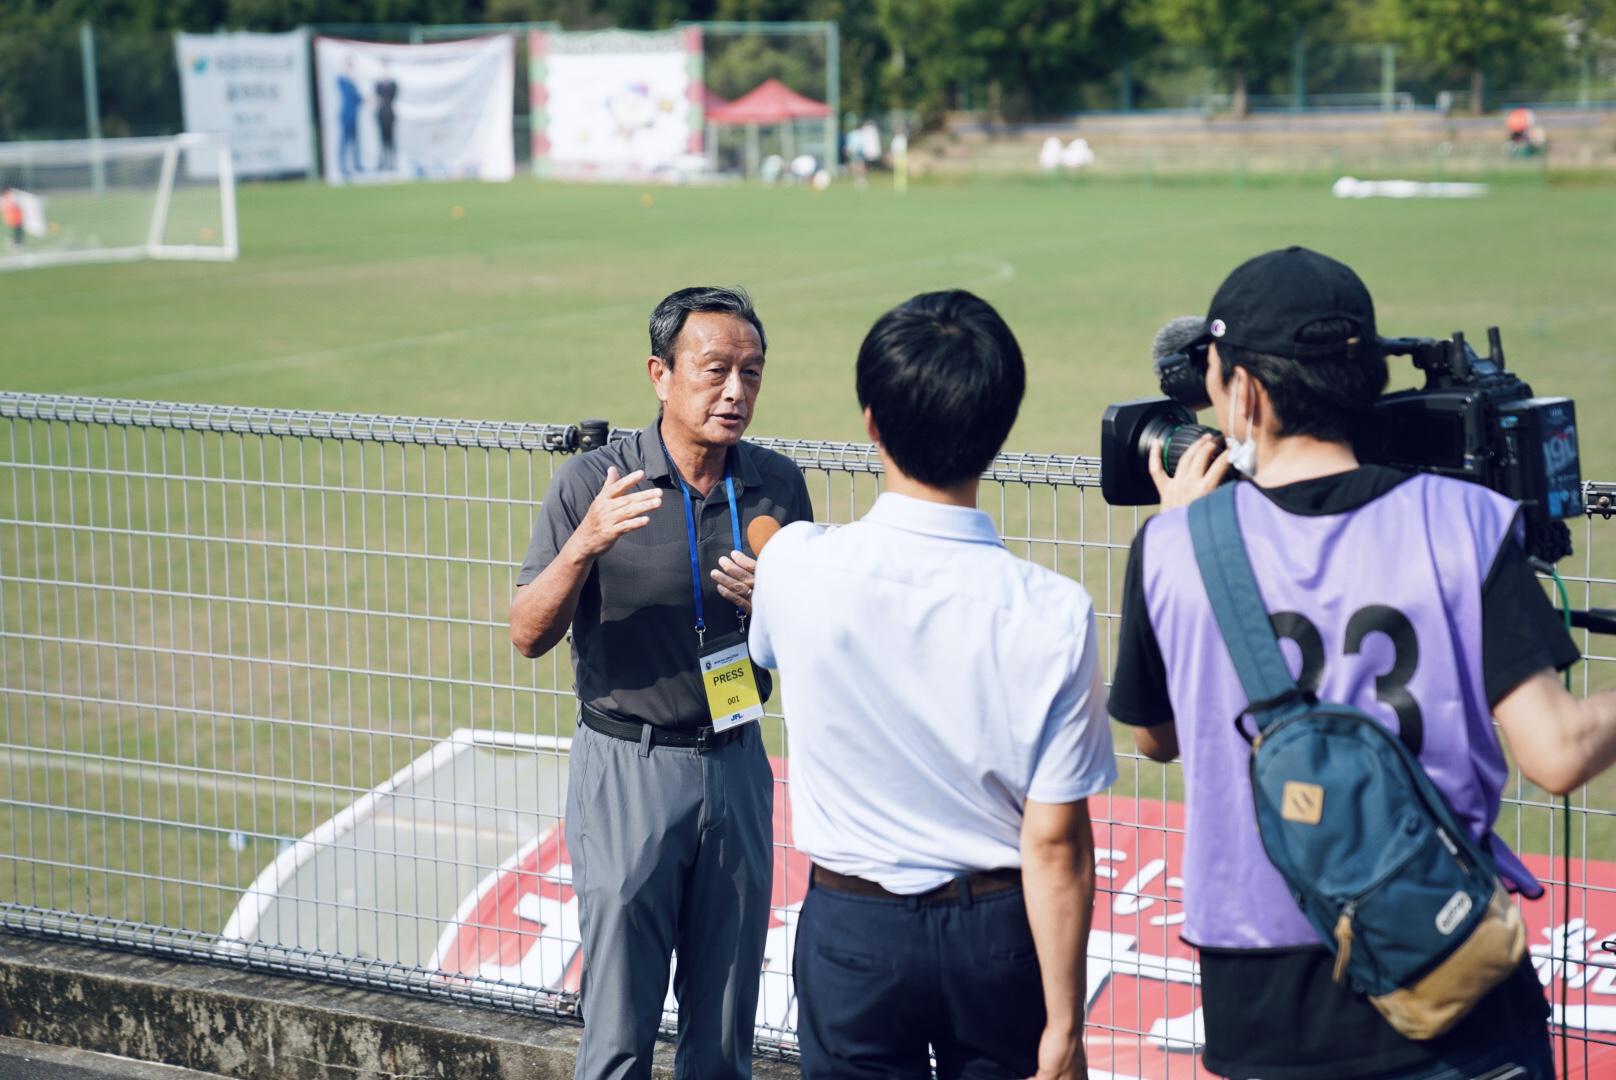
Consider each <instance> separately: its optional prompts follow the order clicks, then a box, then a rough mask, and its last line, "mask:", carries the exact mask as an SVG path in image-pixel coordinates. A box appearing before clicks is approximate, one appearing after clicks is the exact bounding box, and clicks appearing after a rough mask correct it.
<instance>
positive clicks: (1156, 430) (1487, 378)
mask: <svg viewBox="0 0 1616 1080" xmlns="http://www.w3.org/2000/svg"><path fill="white" fill-rule="evenodd" d="M1200 322H1201V320H1199V319H1193V318H1183V319H1175V320H1174V321H1173V322H1171V323H1169V324H1168V325H1167V326H1165V327H1163V328H1162V331H1161V333H1160V334H1158V335H1157V338H1156V348H1155V353H1156V370H1157V375H1158V378H1159V381H1160V383H1161V389H1162V393H1163V394H1164V395H1166V396H1165V397H1152V398H1140V399H1138V400H1135V401H1125V402H1121V403H1119V404H1116V405H1110V406H1107V408H1106V410H1105V416H1104V418H1103V420H1102V421H1101V425H1100V491H1101V493H1102V494H1103V495H1104V496H1105V501H1106V502H1108V503H1110V504H1111V505H1113V506H1144V505H1148V504H1151V503H1155V502H1157V501H1158V499H1159V497H1158V495H1157V493H1156V485H1155V483H1154V482H1153V481H1152V480H1151V478H1150V466H1149V455H1150V453H1151V447H1152V445H1153V444H1154V442H1155V440H1157V439H1160V440H1161V443H1162V464H1163V466H1164V467H1165V468H1166V470H1167V473H1168V475H1169V476H1171V475H1172V474H1173V473H1174V472H1175V471H1176V470H1177V468H1178V462H1179V459H1180V458H1181V457H1182V456H1183V454H1184V452H1185V451H1186V450H1188V449H1189V448H1190V447H1191V446H1192V445H1193V444H1194V443H1195V442H1196V440H1197V439H1199V438H1200V437H1201V436H1202V435H1204V434H1207V433H1211V434H1213V435H1219V437H1220V438H1221V434H1220V433H1219V432H1218V431H1217V429H1216V428H1212V427H1208V426H1206V425H1204V424H1198V423H1196V422H1195V411H1196V410H1198V409H1204V408H1206V407H1207V406H1208V405H1209V404H1210V402H1209V401H1208V400H1207V393H1206V369H1207V338H1206V336H1205V334H1204V333H1201V332H1198V331H1197V330H1196V324H1199V323H1200ZM1487 342H1488V353H1487V355H1486V356H1479V355H1477V353H1476V351H1475V349H1473V348H1472V347H1471V346H1470V344H1469V343H1468V342H1466V341H1465V338H1464V334H1462V333H1455V334H1454V335H1453V337H1451V338H1448V339H1446V340H1437V339H1434V338H1381V339H1380V345H1381V348H1382V349H1383V350H1384V351H1385V352H1386V353H1387V354H1390V355H1397V356H1408V357H1411V358H1412V360H1413V362H1414V366H1415V367H1416V368H1418V369H1420V370H1421V371H1423V372H1425V385H1424V386H1423V387H1421V388H1419V389H1417V390H1403V391H1399V392H1397V393H1393V394H1386V395H1383V396H1382V397H1381V398H1379V399H1378V400H1377V401H1376V402H1375V404H1374V408H1373V409H1372V411H1371V413H1370V416H1369V419H1368V422H1367V424H1366V425H1365V429H1364V430H1363V432H1362V433H1361V434H1360V436H1359V438H1358V439H1356V440H1355V445H1354V449H1355V450H1356V451H1357V455H1358V459H1359V460H1360V461H1364V462H1371V463H1375V464H1380V465H1390V466H1393V467H1396V468H1402V469H1413V470H1418V471H1421V472H1429V473H1435V474H1437V475H1439V476H1452V477H1457V478H1458V479H1461V480H1469V481H1472V482H1474V483H1477V484H1481V485H1483V486H1485V487H1489V488H1491V489H1492V490H1494V491H1496V492H1499V493H1500V494H1502V495H1506V496H1508V497H1509V498H1511V499H1514V500H1516V501H1517V502H1519V503H1520V504H1521V506H1522V508H1523V512H1524V515H1525V518H1526V526H1527V554H1529V555H1531V556H1533V557H1534V558H1537V559H1540V560H1542V561H1544V562H1548V563H1552V562H1556V561H1558V560H1560V559H1562V558H1564V557H1565V556H1567V555H1569V554H1571V530H1570V529H1569V528H1567V527H1566V525H1565V522H1564V519H1565V518H1571V517H1579V516H1581V514H1582V513H1583V486H1582V465H1581V459H1580V456H1579V453H1578V449H1577V424H1576V408H1575V404H1574V403H1573V402H1572V400H1571V399H1570V398H1564V397H1554V398H1540V397H1534V396H1533V394H1532V388H1531V387H1530V386H1528V385H1527V384H1526V383H1525V382H1523V381H1522V380H1521V379H1520V378H1519V377H1517V376H1516V375H1515V374H1514V373H1513V372H1510V371H1507V370H1505V367H1504V348H1503V345H1502V343H1501V341H1500V339H1499V334H1498V328H1497V327H1496V326H1495V327H1490V328H1489V329H1488V331H1487ZM1231 475H1232V474H1231Z"/></svg>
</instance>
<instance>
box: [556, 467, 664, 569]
mask: <svg viewBox="0 0 1616 1080" xmlns="http://www.w3.org/2000/svg"><path fill="white" fill-rule="evenodd" d="M644 479H645V470H644V469H637V470H635V471H634V472H631V473H629V474H628V475H627V476H619V475H618V473H617V466H615V465H613V466H611V467H610V468H608V469H607V470H606V482H605V483H604V484H602V485H601V487H600V494H599V495H596V496H595V501H594V502H592V503H590V504H589V512H588V513H586V514H585V515H584V519H583V520H582V521H580V522H579V523H578V529H577V531H576V532H574V533H573V534H572V542H574V543H576V544H577V545H578V546H579V549H580V550H581V551H582V553H583V554H584V555H586V556H587V557H589V558H591V559H598V558H600V557H601V556H602V555H604V554H606V553H607V552H608V551H610V550H611V549H612V545H613V544H616V543H617V541H618V539H619V538H620V537H622V536H623V535H624V534H625V533H631V532H633V531H634V530H636V529H643V528H645V527H646V526H647V525H649V524H651V518H650V513H651V511H653V510H655V509H656V508H657V507H659V506H661V505H662V492H661V490H660V489H658V488H652V489H650V490H649V491H635V490H634V485H635V484H638V483H639V482H640V481H641V480H644Z"/></svg>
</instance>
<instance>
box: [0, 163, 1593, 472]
mask: <svg viewBox="0 0 1616 1080" xmlns="http://www.w3.org/2000/svg"><path fill="white" fill-rule="evenodd" d="M239 206H240V215H241V233H242V241H241V243H242V252H243V255H242V258H241V260H240V261H239V262H237V263H235V264H230V265H209V264H201V263H190V264H186V263H169V264H159V263H144V264H137V265H129V266H106V267H85V268H64V269H56V270H47V271H38V272H31V273H22V274H11V275H7V276H5V277H3V278H0V326H3V327H4V341H5V345H4V348H3V349H0V386H4V387H6V388H9V389H15V390H38V391H55V392H74V393H86V394H97V395H116V396H123V397H133V398H150V399H163V400H180V401H227V402H237V403H251V404H260V405H274V406H289V407H303V408H314V409H344V410H354V411H364V412H386V413H402V414H413V415H433V416H436V415H444V416H465V417H478V418H502V419H503V418H519V419H530V420H544V421H567V420H573V419H576V418H578V417H580V416H586V415H589V416H607V417H609V418H610V419H612V421H613V422H614V423H622V424H630V423H637V422H640V421H642V420H643V418H645V417H646V416H647V415H648V414H649V411H650V401H651V397H650V394H649V391H648V390H647V388H646V387H645V386H644V385H643V381H642V380H643V375H642V374H641V372H642V371H643V363H642V361H643V358H644V354H645V352H646V340H645V317H646V315H647V314H648V313H649V310H650V308H651V306H652V305H653V304H654V303H655V302H656V301H657V300H658V299H659V298H660V297H661V296H662V295H664V294H665V293H667V292H668V291H670V290H671V289H673V288H676V287H679V286H682V285H686V284H690V283H693V282H708V281H712V282H725V283H740V284H743V285H745V286H746V287H748V288H749V289H751V290H752V292H753V294H754V296H755V297H756V299H757V302H758V305H759V310H760V312H761V314H762V316H763V318H764V320H765V325H766V326H767V328H768V331H769V336H770V351H769V355H770V361H771V362H770V367H769V377H768V379H767V381H766V383H765V390H764V398H763V405H762V408H761V410H760V414H759V419H758V421H757V424H756V425H755V427H754V429H753V430H754V432H755V433H760V434H778V435H791V436H810V437H819V438H848V439H852V438H857V437H859V435H860V428H859V424H858V420H857V415H856V410H855V408H854V402H853V395H852V378H851V371H852V362H853V356H854V352H855V350H856V348H857V345H858V342H859V340H860V339H861V338H862V336H863V333H864V331H865V329H866V328H867V327H868V326H869V324H870V323H871V321H872V320H873V319H874V318H875V317H876V316H877V315H879V314H880V313H881V312H882V311H883V310H885V309H886V308H888V307H890V306H892V305H893V304H895V303H898V302H900V301H902V300H904V299H906V298H907V297H909V296H910V295H912V294H914V293H916V292H919V291H922V290H926V289H937V288H943V287H948V286H964V287H967V288H970V289H973V290H975V291H977V292H979V293H981V294H982V295H983V296H985V297H987V298H988V299H990V300H992V301H993V302H994V303H996V304H997V305H999V306H1000V308H1001V309H1002V310H1003V312H1004V313H1005V315H1006V317H1007V318H1008V320H1009V322H1010V324H1011V326H1012V327H1013V328H1014V329H1015V331H1016V333H1017V335H1018V336H1019V338H1020V339H1021V342H1022V345H1023V348H1024V349H1025V351H1026V353H1027V356H1028V359H1029V363H1030V365H1031V385H1030V392H1029V395H1028V400H1027V404H1026V406H1025V407H1024V410H1023V413H1022V419H1021V423H1020V424H1019V425H1018V427H1017V429H1016V431H1015V433H1014V435H1013V436H1012V442H1011V446H1012V448H1013V449H1022V450H1042V451H1059V452H1068V453H1070V452H1093V451H1094V450H1095V448H1096V445H1095V439H1096V429H1097V417H1098V415H1099V411H1100V408H1101V406H1102V405H1103V404H1104V403H1105V402H1107V401H1111V400H1116V399H1120V398H1124V397H1130V396H1138V395H1141V394H1145V393H1150V392H1153V390H1154V388H1153V387H1152V385H1151V379H1150V371H1149V345H1150V339H1151V335H1152V334H1153V333H1154V331H1155V329H1156V327H1157V326H1158V325H1160V324H1161V323H1162V322H1163V321H1164V320H1166V319H1168V318H1170V317H1172V316H1174V315H1179V314H1183V313H1186V312H1198V311H1201V310H1204V308H1205V305H1206V303H1207V301H1208V299H1209V298H1210V296H1211V293H1212V291H1213V290H1214V288H1215V287H1216V286H1217V284H1218V282H1219V280H1221V278H1222V276H1223V275H1224V274H1225V273H1226V272H1227V271H1228V270H1229V269H1231V268H1232V267H1233V266H1234V265H1235V264H1236V263H1237V262H1239V261H1240V260H1241V259H1243V258H1245V257H1247V256H1250V255H1252V254H1255V253H1257V252H1259V251H1262V250H1265V249H1267V248H1270V247H1275V246H1279V245H1283V244H1288V243H1301V244H1306V245H1309V246H1312V247H1316V248H1318V249H1320V250H1323V251H1325V252H1328V253H1330V254H1333V255H1335V256H1338V257H1340V258H1342V259H1344V260H1345V261H1347V262H1349V263H1351V264H1352V265H1353V266H1355V267H1356V268H1357V269H1358V270H1359V271H1360V273H1361V274H1362V275H1363V277H1364V279H1365V280H1366V281H1367V282H1368V283H1369V285H1370V288H1371V290H1372V291H1373V292H1374V294H1375V297H1376V300H1377V304H1378V307H1379V312H1380V320H1381V328H1382V331H1383V332H1386V333H1397V334H1430V335H1446V334H1447V333H1449V332H1451V331H1452V330H1454V329H1464V330H1466V331H1467V332H1468V333H1469V334H1470V335H1471V336H1472V338H1473V339H1475V340H1484V339H1483V332H1484V330H1485V328H1486V326H1487V325H1489V324H1494V323H1496V324H1498V325H1500V326H1501V327H1503V331H1504V342H1505V346H1506V348H1507V350H1508V352H1509V357H1510V362H1511V364H1512V365H1513V366H1515V367H1517V368H1518V369H1519V370H1520V371H1521V372H1523V373H1524V374H1525V376H1526V377H1527V378H1529V379H1530V380H1531V381H1532V383H1533V384H1534V386H1535V387H1536V388H1537V389H1538V390H1539V391H1540V392H1546V393H1573V394H1575V395H1576V396H1577V399H1578V404H1579V409H1580V412H1581V415H1582V417H1583V418H1584V421H1585V426H1584V431H1583V453H1584V459H1585V473H1586V475H1587V476H1589V477H1591V478H1601V477H1611V478H1616V435H1613V434H1611V433H1610V432H1609V431H1608V430H1607V429H1605V427H1604V425H1602V424H1600V423H1599V418H1600V417H1602V416H1606V415H1609V414H1610V413H1611V411H1612V409H1613V407H1616V347H1613V345H1612V342H1611V334H1610V327H1611V325H1612V317H1613V316H1616V293H1613V289H1612V286H1613V285H1616V255H1613V252H1616V188H1610V187H1582V188H1571V189H1568V190H1559V189H1555V188H1552V187H1551V188H1544V187H1540V186H1537V185H1530V184H1504V185H1498V186H1495V188H1494V190H1493V192H1492V193H1491V194H1490V195H1488V196H1487V197H1486V198H1483V199H1479V200H1474V201H1452V202H1437V201H1406V202H1397V201H1390V200H1367V201H1341V200H1336V199H1333V198H1331V197H1330V194H1329V191H1328V188H1327V186H1326V185H1324V184H1313V183H1309V184H1307V185H1305V186H1304V185H1301V184H1292V185H1287V184H1273V185H1268V186H1261V187H1257V186H1248V187H1244V188H1237V187H1235V186H1232V185H1227V184H1223V185H1201V186H1196V185H1163V186H1157V187H1155V188H1151V189H1142V188H1140V187H1138V186H1135V185H1125V184H1121V183H1091V184H1061V185H1044V184H1039V183H1036V182H1032V181H1026V182H1019V183H1017V182H1010V183H1005V184H1002V185H975V186H961V187H926V188H917V189H915V190H912V191H911V192H910V193H909V195H908V196H907V197H901V198H900V197H896V196H894V195H893V194H891V193H890V192H888V191H884V190H878V189H874V188H872V189H871V190H868V191H863V192H860V191H855V190H853V189H852V188H851V187H850V186H842V187H839V188H837V189H834V190H832V191H830V192H828V193H826V194H824V195H813V194H809V193H807V192H805V191H802V190H763V189H758V188H748V187H737V188H724V189H678V188H653V189H645V188H639V187H633V186H604V187H565V186H553V185H543V184H539V183H536V182H531V181H519V182H516V183H512V184H508V185H458V184H457V185H418V186H401V187H396V188H388V189H376V188H365V189H328V188H324V187H320V186H316V185H301V184H292V185H274V186H265V185H253V186H247V187H244V188H242V190H241V192H240V198H239ZM457 206H458V207H461V208H463V215H462V216H459V217H457V216H455V215H453V213H452V209H453V208H454V207H457ZM1399 376H1400V377H1401V381H1403V382H1408V381H1411V379H1412V376H1411V375H1409V374H1408V373H1407V372H1406V371H1404V372H1399Z"/></svg>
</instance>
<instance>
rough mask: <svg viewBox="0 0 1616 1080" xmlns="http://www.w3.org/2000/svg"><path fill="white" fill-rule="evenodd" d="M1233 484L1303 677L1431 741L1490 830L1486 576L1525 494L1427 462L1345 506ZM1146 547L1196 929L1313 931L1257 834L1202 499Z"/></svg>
mask: <svg viewBox="0 0 1616 1080" xmlns="http://www.w3.org/2000/svg"><path fill="white" fill-rule="evenodd" d="M1237 498H1238V504H1237V505H1238V507H1239V513H1240V531H1241V533H1242V534H1243V535H1244V537H1245V540H1246V545H1247V548H1248V550H1249V551H1250V553H1251V563H1252V568H1253V569H1254V570H1255V572H1256V575H1257V583H1258V586H1259V587H1260V588H1261V590H1262V594H1263V600H1264V603H1265V604H1266V606H1267V608H1268V611H1269V613H1270V615H1275V616H1277V620H1276V621H1277V622H1278V623H1279V628H1278V629H1279V633H1280V647H1281V648H1282V649H1283V650H1284V652H1285V656H1286V659H1287V661H1289V663H1290V668H1291V672H1292V674H1293V675H1296V674H1299V673H1300V674H1302V675H1305V676H1308V677H1311V678H1314V679H1317V685H1318V690H1317V692H1318V696H1319V697H1320V698H1321V699H1323V700H1328V701H1340V702H1345V703H1348V704H1352V705H1356V706H1357V707H1358V708H1360V709H1362V710H1364V711H1365V712H1367V713H1368V714H1369V715H1370V716H1373V717H1376V718H1377V719H1380V720H1382V721H1383V722H1384V723H1385V724H1386V725H1387V727H1389V728H1390V729H1391V730H1392V731H1394V732H1401V734H1402V737H1403V739H1404V741H1405V742H1411V741H1412V744H1414V745H1418V747H1419V760H1420V764H1421V765H1422V766H1423V767H1424V768H1425V771H1426V773H1427V774H1428V775H1429V776H1430V777H1431V779H1432V781H1434V782H1435V784H1436V786H1437V787H1438V788H1439V789H1440V790H1441V791H1442V793H1443V795H1445V796H1446V797H1447V799H1448V803H1449V805H1451V806H1452V808H1453V812H1454V815H1455V817H1457V818H1458V819H1459V821H1460V822H1461V823H1462V824H1464V825H1465V826H1467V827H1468V828H1469V829H1470V832H1471V835H1472V836H1473V837H1475V838H1477V839H1478V840H1482V839H1483V837H1485V836H1486V835H1487V833H1488V832H1489V831H1490V830H1491V829H1492V826H1493V822H1494V820H1495V819H1496V818H1497V817H1498V802H1499V795H1500V793H1501V792H1502V790H1503V786H1504V784H1505V782H1506V781H1507V779H1508V777H1509V768H1508V766H1507V764H1506V763H1505V761H1504V755H1503V752H1502V750H1501V748H1500V747H1499V744H1498V737H1497V735H1496V734H1495V732H1494V730H1493V725H1492V713H1491V710H1490V709H1489V708H1488V704H1487V694H1486V690H1485V689H1484V684H1483V679H1482V655H1481V642H1482V623H1481V589H1482V584H1483V583H1484V582H1485V580H1486V577H1487V573H1488V571H1489V570H1490V569H1491V568H1492V565H1493V561H1494V559H1495V557H1496V556H1497V554H1498V551H1499V550H1500V546H1501V545H1502V544H1504V543H1506V542H1517V543H1518V542H1519V541H1520V537H1521V534H1522V526H1521V525H1520V523H1519V520H1518V518H1517V515H1516V509H1517V508H1516V505H1515V503H1513V502H1511V501H1510V500H1508V499H1505V498H1503V497H1502V496H1500V495H1497V494H1494V493H1493V492H1491V491H1488V490H1487V489H1485V488H1482V487H1478V486H1476V485H1473V484H1467V483H1463V482H1461V481H1457V480H1447V479H1443V478H1440V477H1434V476H1426V475H1419V476H1415V477H1413V478H1411V479H1409V480H1406V481H1404V482H1403V483H1401V484H1399V485H1398V486H1397V487H1395V488H1393V489H1392V490H1390V491H1388V492H1387V493H1386V494H1384V495H1382V496H1380V497H1379V498H1377V499H1375V500H1373V501H1372V502H1370V503H1368V504H1366V505H1364V506H1361V507H1359V508H1358V509H1356V510H1353V511H1350V512H1348V513H1344V514H1329V515H1320V516H1304V515H1297V514H1291V513H1287V512H1286V511H1284V510H1282V509H1280V508H1279V507H1278V506H1276V505H1274V503H1273V502H1271V501H1270V500H1269V499H1268V498H1267V497H1266V496H1265V495H1263V494H1262V493H1261V492H1260V491H1257V490H1255V489H1254V488H1253V487H1252V486H1251V485H1250V484H1241V485H1240V489H1239V493H1238V496H1237ZM1512 538H1513V539H1512ZM1143 554H1144V592H1145V607H1146V610H1147V611H1148V612H1149V616H1150V622H1151V626H1152V627H1153V629H1154V630H1155V633H1156V639H1157V641H1158V643H1159V644H1160V647H1161V652H1162V659H1163V660H1164V662H1165V664H1166V669H1167V683H1168V692H1169V695H1170V697H1171V700H1172V702H1173V711H1174V714H1175V726H1176V728H1177V731H1178V741H1179V747H1180V750H1181V756H1182V759H1183V766H1184V788H1185V819H1186V835H1185V841H1184V907H1185V922H1184V930H1183V936H1184V939H1185V940H1186V941H1189V942H1191V943H1193V944H1196V945H1203V946H1209V947H1219V948H1239V949H1261V948H1274V947H1281V946H1292V945H1305V944H1315V943H1317V942H1318V940H1319V937H1318V934H1317V933H1316V932H1315V931H1314V930H1313V928H1312V927H1311V926H1310V925H1308V923H1307V921H1306V920H1305V919H1304V918H1303V917H1302V913H1301V912H1300V911H1299V910H1298V909H1297V907H1296V903H1295V901H1294V900H1292V899H1291V896H1290V893H1289V892H1288V891H1287V890H1286V888H1285V883H1284V880H1283V879H1282V878H1281V877H1280V876H1279V873H1278V871H1276V870H1275V869H1274V868H1273V866H1272V864H1270V863H1269V861H1268V857H1267V856H1266V855H1265V854H1264V853H1263V850H1262V842H1261V840H1260V839H1259V838H1258V835H1257V825H1256V820H1255V818H1254V816H1253V811H1252V804H1251V784H1250V780H1249V774H1248V772H1247V763H1248V760H1249V756H1250V752H1251V748H1250V746H1249V745H1247V743H1246V741H1245V740H1244V739H1243V738H1241V736H1240V735H1239V734H1238V733H1237V732H1236V731H1235V728H1234V717H1235V716H1236V714H1237V713H1238V712H1239V711H1240V710H1241V709H1243V708H1244V707H1245V705H1246V699H1245V696H1244V695H1243V694H1242V693H1241V690H1240V682H1239V679H1238V677H1237V676H1236V675H1235V670H1234V664H1233V663H1232V662H1231V661H1230V659H1229V653H1228V650H1227V649H1226V648H1225V647H1224V644H1223V639H1222V637H1221V636H1220V635H1219V633H1218V628H1217V624H1216V622H1215V621H1214V619H1213V616H1212V609H1211V606H1210V605H1209V604H1208V602H1207V598H1206V589H1205V587H1204V586H1203V585H1202V583H1201V576H1200V571H1199V570H1198V569H1197V567H1196V564H1195V556H1194V553H1193V548H1192V547H1191V544H1190V532H1189V516H1188V513H1187V512H1186V511H1184V510H1172V511H1168V512H1166V513H1163V514H1160V515H1158V516H1157V517H1156V518H1154V519H1153V520H1152V521H1151V522H1150V523H1149V527H1148V528H1147V530H1146V533H1145V541H1144V545H1143ZM1304 666H1305V668H1306V670H1305V671H1304V670H1303V669H1304ZM1303 681H1304V684H1305V683H1306V681H1307V679H1306V678H1304V679H1303ZM1248 725H1249V721H1248ZM1483 844H1484V846H1487V845H1486V842H1485V841H1484V840H1483ZM1490 847H1491V851H1492V854H1493V857H1494V859H1495V860H1496V861H1497V863H1498V869H1499V872H1500V873H1501V874H1502V875H1503V876H1504V877H1505V879H1506V880H1509V881H1511V882H1514V883H1516V884H1517V885H1519V886H1520V887H1522V888H1524V889H1526V890H1528V891H1535V890H1536V888H1537V883H1536V880H1535V879H1534V878H1533V877H1532V875H1531V874H1530V872H1529V871H1527V869H1526V868H1525V866H1523V865H1522V864H1521V862H1520V860H1519V859H1517V858H1516V857H1515V856H1514V854H1513V853H1512V852H1510V851H1509V850H1508V849H1507V848H1506V847H1505V846H1504V844H1503V842H1502V841H1500V840H1499V839H1498V838H1496V837H1493V838H1492V841H1491V845H1490Z"/></svg>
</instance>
